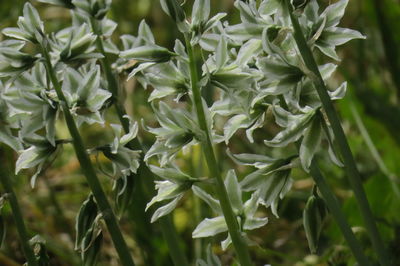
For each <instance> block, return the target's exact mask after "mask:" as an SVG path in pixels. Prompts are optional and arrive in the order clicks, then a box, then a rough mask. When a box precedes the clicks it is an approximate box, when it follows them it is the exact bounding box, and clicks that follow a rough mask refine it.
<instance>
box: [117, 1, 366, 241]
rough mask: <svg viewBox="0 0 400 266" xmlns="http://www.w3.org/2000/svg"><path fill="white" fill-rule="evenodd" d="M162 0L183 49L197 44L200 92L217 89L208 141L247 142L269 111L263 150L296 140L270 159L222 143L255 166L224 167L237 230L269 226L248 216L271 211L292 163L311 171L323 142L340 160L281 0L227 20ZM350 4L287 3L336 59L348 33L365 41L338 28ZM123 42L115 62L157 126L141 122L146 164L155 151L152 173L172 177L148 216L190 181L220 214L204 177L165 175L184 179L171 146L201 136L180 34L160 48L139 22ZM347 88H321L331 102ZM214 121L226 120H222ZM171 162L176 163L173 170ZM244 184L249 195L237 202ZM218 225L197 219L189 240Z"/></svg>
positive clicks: (222, 226)
mask: <svg viewBox="0 0 400 266" xmlns="http://www.w3.org/2000/svg"><path fill="white" fill-rule="evenodd" d="M161 3H162V7H163V9H164V10H165V11H166V13H167V14H168V15H169V16H171V17H172V18H173V19H174V20H175V22H176V23H177V25H178V28H179V30H180V31H181V32H182V33H183V34H184V35H186V36H190V38H189V42H187V43H186V48H188V47H187V45H190V46H192V47H194V48H195V49H198V50H199V51H200V53H201V55H202V58H203V59H204V60H203V61H202V66H201V70H202V71H201V77H200V78H199V80H200V82H199V84H196V85H199V86H200V87H201V90H212V91H214V92H216V95H218V99H217V100H215V101H214V102H213V103H212V104H211V105H210V106H209V105H207V104H206V103H205V102H204V103H203V107H204V111H205V116H206V120H207V127H208V129H209V132H211V134H210V135H211V136H210V139H211V141H212V142H213V144H219V143H221V142H223V141H224V142H225V144H226V145H228V147H229V146H230V144H231V142H232V138H233V137H234V136H235V134H236V133H237V132H238V131H239V130H241V129H244V130H245V131H246V136H247V139H248V141H249V142H251V143H253V142H254V141H255V140H254V137H253V133H254V132H255V131H256V130H261V129H260V128H262V127H263V126H264V125H265V124H266V123H267V121H270V120H267V116H268V114H272V116H273V117H274V120H275V125H276V126H278V127H280V128H281V131H279V133H277V134H276V135H275V137H273V138H272V139H263V141H264V143H265V145H266V146H267V147H270V149H273V148H278V149H282V148H285V147H288V146H294V147H295V150H297V151H298V152H297V153H294V154H293V153H292V154H290V155H289V156H287V155H286V156H283V157H282V156H281V157H277V158H272V157H268V156H265V155H259V154H236V155H235V154H231V153H230V152H229V149H228V154H229V155H230V156H231V158H232V159H233V160H234V161H235V162H236V163H239V164H244V165H250V166H254V167H256V168H258V169H257V170H256V171H254V172H252V173H250V174H249V175H248V176H246V177H244V179H243V180H242V181H241V182H238V181H237V178H236V175H235V174H234V171H233V170H229V171H228V174H227V176H226V178H225V186H226V188H227V191H228V194H229V197H230V201H231V204H232V205H233V209H234V213H235V215H236V216H237V218H238V221H239V224H240V226H241V230H242V231H243V232H244V231H245V230H252V229H255V228H258V227H260V226H263V225H265V224H266V223H267V220H266V218H252V217H253V215H254V213H255V212H256V210H257V206H258V205H259V204H262V205H264V206H265V207H271V209H272V212H273V213H274V214H275V215H278V210H277V206H278V202H279V200H280V199H281V198H282V197H283V196H284V195H285V194H286V193H287V192H288V191H289V190H290V188H291V184H292V180H291V178H290V173H291V170H292V169H293V168H296V167H299V166H301V168H302V169H303V170H304V171H306V172H308V171H309V167H310V165H311V162H312V160H313V157H314V156H315V154H316V153H317V152H318V151H319V149H320V148H321V147H327V149H328V150H329V155H330V157H331V160H332V161H333V162H334V163H336V164H337V165H339V166H342V164H341V160H340V158H339V156H338V155H337V154H336V144H335V139H334V136H333V134H332V132H331V129H330V125H329V123H328V122H327V121H326V120H325V114H324V111H323V109H322V104H321V101H320V99H319V97H318V94H317V92H316V90H315V88H314V85H313V80H314V79H315V77H314V76H313V73H312V72H311V71H310V70H309V69H307V67H306V66H305V64H304V62H303V60H302V57H301V56H300V53H301V51H299V50H298V48H297V45H296V42H295V40H294V37H293V27H292V25H291V22H290V18H289V15H288V13H287V10H286V9H285V7H284V5H283V3H282V2H281V1H278V0H270V1H261V3H260V4H257V3H256V1H255V0H249V1H236V2H235V7H236V8H237V9H238V10H239V12H240V18H241V23H239V24H237V25H229V24H228V23H227V22H224V23H222V22H221V21H220V20H221V19H222V18H223V17H224V15H225V14H222V13H221V14H217V15H215V16H214V17H212V18H209V16H210V7H209V1H207V0H196V1H195V3H194V5H193V11H192V14H191V18H190V19H189V18H186V15H185V14H184V13H183V11H182V9H181V8H180V6H179V4H178V3H177V1H167V0H165V1H161ZM347 3H348V0H341V1H339V2H337V3H335V4H332V5H330V6H328V7H327V8H326V9H325V10H324V11H322V12H321V11H320V8H319V6H318V3H317V1H315V0H311V1H304V3H303V4H302V5H296V4H294V8H295V11H294V13H295V15H296V16H297V18H298V20H299V21H300V26H301V28H302V30H303V32H304V34H305V36H306V38H307V44H308V45H309V47H310V48H311V49H312V50H319V51H320V52H322V53H323V54H324V55H327V56H328V57H330V58H331V59H335V60H338V56H337V54H336V52H335V48H336V46H338V45H342V44H344V43H346V42H348V41H350V40H352V39H362V38H365V37H364V36H363V35H361V34H360V33H359V32H357V31H354V30H349V29H343V28H340V27H337V25H338V24H339V21H340V19H341V18H342V16H343V14H344V10H345V8H346V6H347ZM123 43H124V48H125V51H123V52H122V53H121V57H122V58H121V59H120V61H119V69H120V70H126V69H128V70H129V71H130V74H129V78H131V77H136V78H137V80H138V81H139V82H140V83H141V84H142V85H143V87H144V88H147V87H151V88H152V92H151V95H150V97H149V101H150V102H152V104H153V106H154V111H155V114H156V117H157V120H158V122H159V124H160V128H148V131H149V132H151V133H152V134H154V135H155V136H156V138H157V140H156V142H155V143H154V145H153V146H152V147H151V149H150V150H149V151H148V153H147V154H146V156H145V158H146V161H147V162H148V163H153V162H154V161H153V160H150V158H152V157H154V156H156V157H157V158H158V164H159V166H160V167H161V168H160V167H158V166H157V167H156V166H150V168H151V169H152V170H153V172H154V173H155V174H156V175H158V176H160V177H161V178H163V179H166V178H165V175H164V174H162V173H163V171H167V172H168V173H169V174H171V177H169V178H167V180H165V181H160V182H157V183H156V188H157V190H158V195H157V196H156V197H155V198H154V199H153V200H152V201H151V203H150V204H149V206H151V205H152V204H153V203H155V202H161V201H163V200H170V199H173V201H171V202H169V203H167V204H166V205H164V206H162V207H160V208H159V209H158V210H157V211H156V213H155V215H154V216H153V220H155V219H156V218H159V217H161V215H160V212H161V213H162V214H163V215H164V214H166V213H169V212H170V211H172V209H173V208H174V207H175V206H176V205H177V201H178V200H179V199H181V198H182V195H183V194H184V192H185V191H188V190H190V188H192V190H193V192H194V194H195V195H196V196H198V197H200V198H201V199H203V200H204V201H206V202H207V203H208V204H209V205H210V207H211V208H212V209H213V211H214V212H215V213H216V214H219V215H221V210H220V207H219V206H220V205H219V203H218V200H216V199H214V198H213V197H212V196H211V195H209V194H208V193H206V192H205V191H204V190H203V189H201V188H200V186H206V185H207V182H202V180H197V181H196V184H195V181H194V180H193V178H191V177H189V176H187V175H186V174H184V176H185V178H182V179H184V180H186V181H185V182H183V181H182V179H181V178H179V181H177V180H176V179H174V178H172V176H173V174H172V173H175V174H176V175H177V177H178V176H179V177H183V174H182V172H181V171H180V170H178V169H177V166H176V165H174V159H175V157H176V155H177V154H178V152H179V151H181V150H182V149H184V148H186V147H188V146H190V145H195V144H198V143H200V144H202V143H203V142H204V139H205V136H204V132H201V130H200V128H199V126H198V125H199V121H198V118H197V117H196V116H195V115H194V114H195V108H194V99H193V97H194V96H193V93H192V91H191V89H190V88H192V87H193V84H192V82H193V79H192V78H191V76H190V73H189V72H188V69H189V58H188V54H187V51H186V49H185V46H184V45H183V44H182V43H181V42H180V41H179V40H177V41H176V44H175V47H174V50H173V51H170V50H168V49H166V48H164V47H160V46H158V45H157V44H155V43H154V37H153V35H152V34H151V31H150V29H149V27H148V26H147V25H146V24H145V22H142V24H141V26H140V30H139V35H138V36H137V37H133V36H124V37H123ZM132 61H133V62H134V64H132ZM335 69H336V65H335V64H334V63H326V64H322V65H320V66H319V71H320V73H321V75H322V78H323V80H324V82H328V80H329V78H330V77H331V76H332V74H333V72H334V71H335ZM345 92H346V83H345V82H344V83H343V84H341V85H340V86H339V87H338V88H336V89H334V90H331V91H329V92H328V93H329V96H330V97H331V99H332V100H337V99H341V98H343V97H344V95H345ZM171 99H173V100H174V101H171ZM157 106H158V107H157ZM220 121H224V124H223V125H222V126H221V125H220ZM270 122H271V121H270ZM220 128H222V132H221V130H220ZM321 143H324V145H321ZM325 144H326V145H325ZM271 154H272V153H271ZM171 164H172V165H174V166H173V168H170V167H171ZM161 169H164V170H161ZM171 169H175V170H173V171H172V170H171ZM171 178H172V179H171ZM211 178H212V177H211ZM242 191H248V192H251V193H252V194H251V197H250V199H249V200H248V201H247V202H246V203H244V204H243V203H242V196H241V195H242ZM250 206H251V207H250ZM254 219H255V220H254ZM224 231H227V227H226V223H225V220H224V217H223V216H222V215H221V216H217V217H215V218H212V219H206V220H204V221H203V222H201V223H200V224H199V225H198V227H197V228H196V229H195V231H194V232H193V237H206V236H213V235H215V234H217V233H220V232H224ZM229 243H230V241H229V238H228V240H226V241H224V242H223V247H224V248H226V247H227V245H228V244H229Z"/></svg>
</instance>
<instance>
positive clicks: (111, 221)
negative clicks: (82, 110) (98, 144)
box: [41, 44, 135, 266]
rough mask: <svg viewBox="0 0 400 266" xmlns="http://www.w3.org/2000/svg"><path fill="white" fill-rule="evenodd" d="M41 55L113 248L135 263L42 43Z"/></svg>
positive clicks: (128, 262)
mask: <svg viewBox="0 0 400 266" xmlns="http://www.w3.org/2000/svg"><path fill="white" fill-rule="evenodd" d="M41 49H42V55H43V57H44V63H45V67H46V71H47V74H48V76H49V78H50V80H51V83H52V84H53V86H54V89H55V91H56V93H57V96H58V98H59V100H60V104H61V108H62V111H63V113H64V118H65V121H66V123H67V126H68V130H69V132H70V134H71V137H72V139H73V142H72V144H73V146H74V149H75V153H76V156H77V158H78V161H79V163H80V166H81V169H82V172H83V174H84V175H85V177H86V180H87V182H88V184H89V187H90V189H91V191H92V193H93V195H94V197H95V199H96V202H97V204H98V206H99V209H100V211H101V213H102V217H103V219H104V221H105V223H106V225H107V228H108V231H109V233H110V236H111V238H112V241H113V243H114V246H115V249H116V251H117V253H118V256H119V258H120V261H121V265H124V266H132V265H135V264H134V262H133V259H132V257H131V255H130V252H129V249H128V246H127V245H126V242H125V240H124V238H123V236H122V233H121V230H120V228H119V226H118V223H117V219H116V217H115V214H114V212H113V210H112V208H111V205H110V203H109V202H108V200H107V197H106V195H105V193H104V191H103V188H102V187H101V184H100V181H99V179H98V177H97V175H96V172H95V170H94V168H93V165H92V163H91V161H90V158H89V156H88V154H87V153H86V150H85V146H84V144H83V141H82V137H81V135H80V133H79V131H78V128H77V126H76V124H75V121H74V119H73V117H72V114H71V112H70V110H69V107H68V105H67V101H66V98H65V96H64V93H63V92H62V89H61V85H60V83H59V81H58V79H57V77H56V73H55V71H54V69H53V66H52V64H51V60H50V55H49V52H48V48H47V46H46V44H43V45H42V47H41Z"/></svg>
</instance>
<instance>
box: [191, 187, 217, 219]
mask: <svg viewBox="0 0 400 266" xmlns="http://www.w3.org/2000/svg"><path fill="white" fill-rule="evenodd" d="M192 190H193V193H194V194H195V195H196V196H197V197H199V198H200V199H202V200H203V201H204V202H206V203H207V204H208V206H210V208H211V209H212V210H213V211H214V212H215V213H217V214H222V210H221V206H220V204H219V201H218V200H216V199H214V198H213V197H212V196H211V195H210V194H208V193H207V192H205V191H204V190H202V189H201V188H200V187H198V186H192Z"/></svg>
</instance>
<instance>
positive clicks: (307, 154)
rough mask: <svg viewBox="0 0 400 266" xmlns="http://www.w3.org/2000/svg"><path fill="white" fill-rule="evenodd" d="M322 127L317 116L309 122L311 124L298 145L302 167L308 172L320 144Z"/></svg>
mask: <svg viewBox="0 0 400 266" xmlns="http://www.w3.org/2000/svg"><path fill="white" fill-rule="evenodd" d="M321 139H322V127H321V120H320V118H319V117H318V116H317V117H315V118H314V119H313V121H312V122H311V125H310V126H309V127H308V128H307V129H306V131H305V132H304V138H303V141H302V142H301V145H300V154H299V156H300V162H301V164H302V166H303V169H304V170H305V171H306V172H308V171H309V167H310V165H311V161H312V159H313V158H314V154H315V153H316V151H317V150H318V148H319V147H320V145H321Z"/></svg>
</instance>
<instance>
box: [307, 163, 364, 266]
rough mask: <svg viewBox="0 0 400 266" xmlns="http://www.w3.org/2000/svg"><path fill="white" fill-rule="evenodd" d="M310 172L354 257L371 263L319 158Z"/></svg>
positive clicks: (362, 262)
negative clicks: (330, 185) (331, 187)
mask: <svg viewBox="0 0 400 266" xmlns="http://www.w3.org/2000/svg"><path fill="white" fill-rule="evenodd" d="M310 174H311V176H312V178H313V179H314V182H315V183H316V185H317V187H318V189H319V191H320V192H321V195H322V197H323V199H324V200H325V203H326V205H327V206H328V209H329V211H330V212H331V213H332V216H333V218H334V219H335V221H336V223H337V224H338V226H339V228H340V230H341V231H342V234H343V236H344V238H345V239H346V241H347V243H348V244H349V247H350V249H351V251H352V252H353V255H354V257H355V258H356V260H357V262H358V263H359V264H360V265H366V266H369V265H371V263H370V262H369V261H368V259H367V257H366V256H365V255H364V253H363V250H362V248H361V246H360V244H359V242H358V240H357V239H356V237H355V235H354V233H353V231H352V230H351V227H350V225H349V224H348V222H347V220H346V217H345V215H344V214H343V212H342V210H341V209H340V204H339V202H338V200H337V199H336V197H335V195H334V194H333V192H332V190H331V189H330V187H329V186H328V184H327V183H326V181H325V178H324V176H323V175H322V173H321V171H320V169H319V167H318V163H317V160H316V159H314V160H313V161H312V163H311V166H310Z"/></svg>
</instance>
